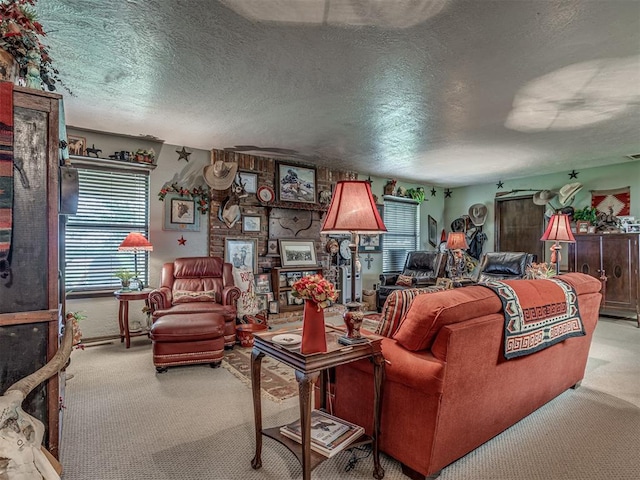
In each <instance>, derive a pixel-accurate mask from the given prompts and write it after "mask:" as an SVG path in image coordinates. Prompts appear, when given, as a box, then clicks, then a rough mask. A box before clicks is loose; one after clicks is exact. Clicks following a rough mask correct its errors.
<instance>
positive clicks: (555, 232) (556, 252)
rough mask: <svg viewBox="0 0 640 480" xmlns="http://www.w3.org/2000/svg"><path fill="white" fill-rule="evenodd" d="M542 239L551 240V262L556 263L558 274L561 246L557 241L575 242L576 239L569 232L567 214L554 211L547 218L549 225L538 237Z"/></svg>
mask: <svg viewBox="0 0 640 480" xmlns="http://www.w3.org/2000/svg"><path fill="white" fill-rule="evenodd" d="M540 240H542V241H547V240H552V241H553V242H554V244H553V245H551V248H550V250H551V263H555V264H556V275H560V250H561V249H562V246H561V245H560V243H559V242H569V243H575V241H576V239H575V238H574V237H573V233H571V224H570V223H569V215H566V214H564V213H555V214H553V215H552V216H551V219H550V220H549V225H547V229H546V230H545V231H544V234H543V235H542V237H541V238H540Z"/></svg>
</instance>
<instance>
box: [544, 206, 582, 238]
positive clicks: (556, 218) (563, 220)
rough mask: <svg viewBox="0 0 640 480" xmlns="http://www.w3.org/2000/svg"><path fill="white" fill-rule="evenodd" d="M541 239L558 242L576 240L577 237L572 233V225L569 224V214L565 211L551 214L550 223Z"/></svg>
mask: <svg viewBox="0 0 640 480" xmlns="http://www.w3.org/2000/svg"><path fill="white" fill-rule="evenodd" d="M540 240H553V241H558V242H571V243H573V242H575V241H576V239H575V238H574V237H573V233H571V225H570V224H569V215H566V214H564V213H556V214H554V215H552V216H551V219H550V220H549V225H547V229H546V230H545V232H544V234H543V235H542V237H541V238H540Z"/></svg>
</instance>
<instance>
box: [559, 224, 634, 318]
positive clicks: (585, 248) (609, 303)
mask: <svg viewBox="0 0 640 480" xmlns="http://www.w3.org/2000/svg"><path fill="white" fill-rule="evenodd" d="M575 238H576V243H574V244H569V262H568V263H569V271H571V272H582V273H586V274H588V275H591V276H594V277H596V278H600V277H601V276H602V275H604V276H606V278H607V282H606V288H605V292H604V298H603V303H602V308H601V310H602V313H603V314H607V313H611V314H614V315H615V314H629V313H631V314H635V316H636V321H637V322H638V327H640V294H639V292H638V286H639V281H638V261H639V258H640V250H639V242H638V239H639V235H638V234H637V233H610V234H593V235H576V236H575Z"/></svg>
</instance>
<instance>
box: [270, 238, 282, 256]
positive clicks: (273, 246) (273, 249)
mask: <svg viewBox="0 0 640 480" xmlns="http://www.w3.org/2000/svg"><path fill="white" fill-rule="evenodd" d="M278 248H279V247H278V240H267V257H279V256H280V253H279V250H278Z"/></svg>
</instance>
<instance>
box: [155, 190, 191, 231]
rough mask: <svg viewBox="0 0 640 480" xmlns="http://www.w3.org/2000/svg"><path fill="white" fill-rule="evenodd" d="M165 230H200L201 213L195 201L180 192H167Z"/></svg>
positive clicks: (165, 199) (163, 226)
mask: <svg viewBox="0 0 640 480" xmlns="http://www.w3.org/2000/svg"><path fill="white" fill-rule="evenodd" d="M162 229H163V230H168V231H170V230H183V231H186V232H199V231H200V213H199V212H198V210H196V205H195V202H194V201H193V200H191V199H188V198H186V197H182V196H180V194H178V193H167V195H166V196H165V197H164V223H163V225H162Z"/></svg>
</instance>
